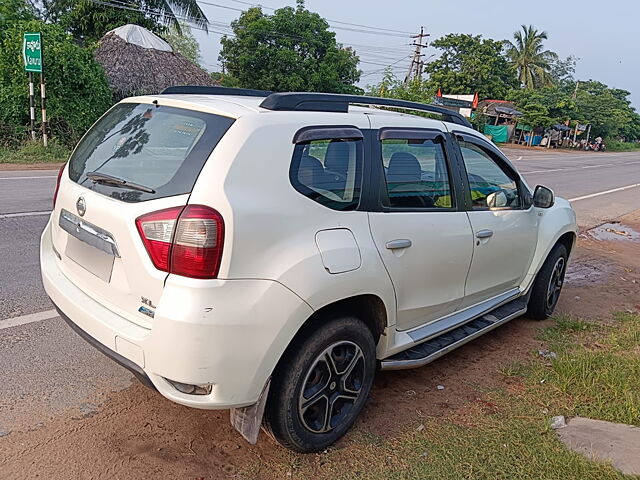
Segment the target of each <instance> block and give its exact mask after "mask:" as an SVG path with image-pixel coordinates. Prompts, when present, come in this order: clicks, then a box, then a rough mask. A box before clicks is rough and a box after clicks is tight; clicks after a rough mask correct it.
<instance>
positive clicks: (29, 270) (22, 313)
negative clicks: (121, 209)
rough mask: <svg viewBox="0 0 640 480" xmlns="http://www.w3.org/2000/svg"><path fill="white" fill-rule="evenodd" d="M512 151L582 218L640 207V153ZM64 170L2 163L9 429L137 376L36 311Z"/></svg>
mask: <svg viewBox="0 0 640 480" xmlns="http://www.w3.org/2000/svg"><path fill="white" fill-rule="evenodd" d="M505 151H506V152H507V154H508V155H509V156H510V158H511V159H512V160H513V161H514V163H515V164H516V166H517V167H518V169H519V170H520V171H521V172H522V173H523V174H524V176H525V178H526V180H527V181H528V183H529V184H530V185H531V186H535V185H537V184H543V185H546V186H549V187H551V188H553V189H554V190H555V192H556V194H557V195H561V196H563V197H565V198H570V199H576V200H574V201H573V202H572V203H573V205H574V208H575V209H576V210H577V212H578V217H579V223H580V224H581V226H582V227H590V226H593V225H596V224H598V223H601V222H602V221H604V220H607V219H611V218H615V217H618V216H621V215H623V214H625V213H628V212H631V211H633V210H635V209H638V208H640V153H621V154H614V153H607V154H598V153H579V152H578V153H559V152H548V151H529V150H520V149H507V150H505ZM56 174H57V172H56V171H37V172H35V171H29V172H0V258H1V259H2V260H1V261H0V379H2V381H1V382H0V385H1V386H0V437H1V436H2V435H3V432H4V433H6V432H9V431H11V430H23V429H27V428H32V427H34V426H37V425H38V424H40V423H42V422H44V421H46V420H47V419H48V418H50V417H51V416H52V415H55V414H57V413H58V412H61V411H62V410H64V409H66V408H73V409H75V410H76V411H80V412H81V413H86V414H90V413H91V412H92V411H93V410H94V409H95V408H96V405H97V404H99V403H100V401H101V399H104V398H105V395H108V392H110V391H117V390H120V389H122V388H126V387H127V386H128V385H129V384H130V379H131V375H130V374H129V373H128V372H127V371H125V370H123V369H122V368H120V367H119V366H117V365H116V364H114V363H113V362H111V361H110V360H108V359H106V358H105V357H103V356H102V355H101V354H99V353H97V352H96V351H94V350H93V349H92V348H91V347H89V346H88V345H87V344H85V342H84V341H82V340H81V339H79V338H78V337H77V336H76V335H75V334H74V333H73V332H71V331H70V329H69V328H68V327H67V326H66V325H64V324H63V322H62V321H61V320H60V318H58V317H56V316H55V315H53V314H46V313H45V314H44V315H39V314H38V313H37V312H43V311H45V312H47V311H50V310H51V304H50V303H49V301H48V299H47V298H46V295H45V294H44V292H43V290H42V284H41V281H40V275H39V269H38V253H37V252H38V241H39V234H40V232H41V231H42V229H43V228H44V225H45V223H46V221H47V216H46V215H42V213H41V212H43V211H47V210H48V209H49V208H50V205H51V195H52V192H53V188H54V184H55V176H56ZM631 185H635V186H633V187H630V188H624V187H629V186H631ZM617 189H622V190H617ZM610 190H614V191H613V192H609V193H603V192H608V191H610ZM584 197H587V198H584ZM25 212H27V213H28V212H34V213H35V215H28V214H27V215H25ZM43 317H44V318H46V319H45V320H42V318H43ZM47 317H50V318H47ZM16 323H17V324H19V325H17V326H9V325H13V324H16Z"/></svg>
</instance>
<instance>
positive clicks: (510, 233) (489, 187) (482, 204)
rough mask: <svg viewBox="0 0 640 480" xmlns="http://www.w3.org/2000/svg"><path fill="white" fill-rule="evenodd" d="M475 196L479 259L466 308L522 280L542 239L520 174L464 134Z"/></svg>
mask: <svg viewBox="0 0 640 480" xmlns="http://www.w3.org/2000/svg"><path fill="white" fill-rule="evenodd" d="M458 139H459V142H458V144H459V147H460V152H461V154H462V160H463V163H464V167H465V169H466V176H467V178H468V182H469V192H470V194H471V209H470V210H469V211H468V216H469V221H470V223H471V227H472V228H473V234H474V250H473V261H472V262H471V268H470V269H469V275H468V277H467V283H466V287H465V300H464V303H463V307H467V306H471V305H474V304H476V303H479V302H482V301H485V300H488V299H490V298H492V297H495V296H496V295H500V294H502V293H505V292H507V291H510V290H513V289H515V288H517V287H519V286H520V284H521V283H522V281H523V279H524V277H525V275H526V273H527V271H528V269H529V265H530V264H531V260H532V258H533V254H534V251H535V248H536V243H537V239H538V235H537V223H538V220H537V219H538V217H537V214H536V212H535V211H534V209H533V208H532V206H531V205H530V204H529V203H530V202H528V201H527V200H526V199H527V195H526V192H525V191H524V190H525V189H526V187H525V186H524V184H523V183H522V182H521V181H520V180H519V177H518V174H517V172H515V170H513V169H512V167H511V166H510V165H509V164H508V163H507V162H505V161H504V160H503V159H501V158H500V156H499V155H498V154H497V153H496V152H494V151H493V150H492V149H491V148H488V146H485V145H483V142H482V141H481V140H475V139H473V138H472V137H467V136H465V137H464V139H463V138H461V137H458Z"/></svg>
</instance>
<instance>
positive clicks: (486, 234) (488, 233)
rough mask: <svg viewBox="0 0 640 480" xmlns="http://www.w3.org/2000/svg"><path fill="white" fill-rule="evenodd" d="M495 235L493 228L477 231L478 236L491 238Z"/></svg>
mask: <svg viewBox="0 0 640 480" xmlns="http://www.w3.org/2000/svg"><path fill="white" fill-rule="evenodd" d="M492 236H493V230H478V231H477V232H476V237H477V238H489V237H492Z"/></svg>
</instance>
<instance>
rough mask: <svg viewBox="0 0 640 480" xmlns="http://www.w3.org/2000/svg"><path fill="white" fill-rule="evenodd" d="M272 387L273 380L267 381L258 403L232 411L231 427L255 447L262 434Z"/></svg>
mask: <svg viewBox="0 0 640 480" xmlns="http://www.w3.org/2000/svg"><path fill="white" fill-rule="evenodd" d="M270 385H271V379H269V380H268V381H267V384H266V385H265V386H264V388H263V389H262V393H261V394H260V397H259V398H258V401H257V402H256V403H254V404H253V405H249V406H248V407H242V408H232V409H231V417H230V419H231V425H233V428H235V429H236V430H237V431H238V432H240V435H242V436H243V437H244V439H245V440H246V441H247V442H249V443H250V444H251V445H255V444H256V443H257V441H258V434H259V433H260V426H261V425H262V416H263V415H264V407H265V406H266V405H267V397H268V396H269V386H270Z"/></svg>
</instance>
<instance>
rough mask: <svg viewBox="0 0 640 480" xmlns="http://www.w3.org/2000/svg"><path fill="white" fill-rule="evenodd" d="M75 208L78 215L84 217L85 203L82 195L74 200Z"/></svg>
mask: <svg viewBox="0 0 640 480" xmlns="http://www.w3.org/2000/svg"><path fill="white" fill-rule="evenodd" d="M76 210H77V211H78V215H80V216H81V217H84V213H85V212H86V211H87V203H86V202H85V201H84V197H79V198H78V200H77V201H76Z"/></svg>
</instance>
